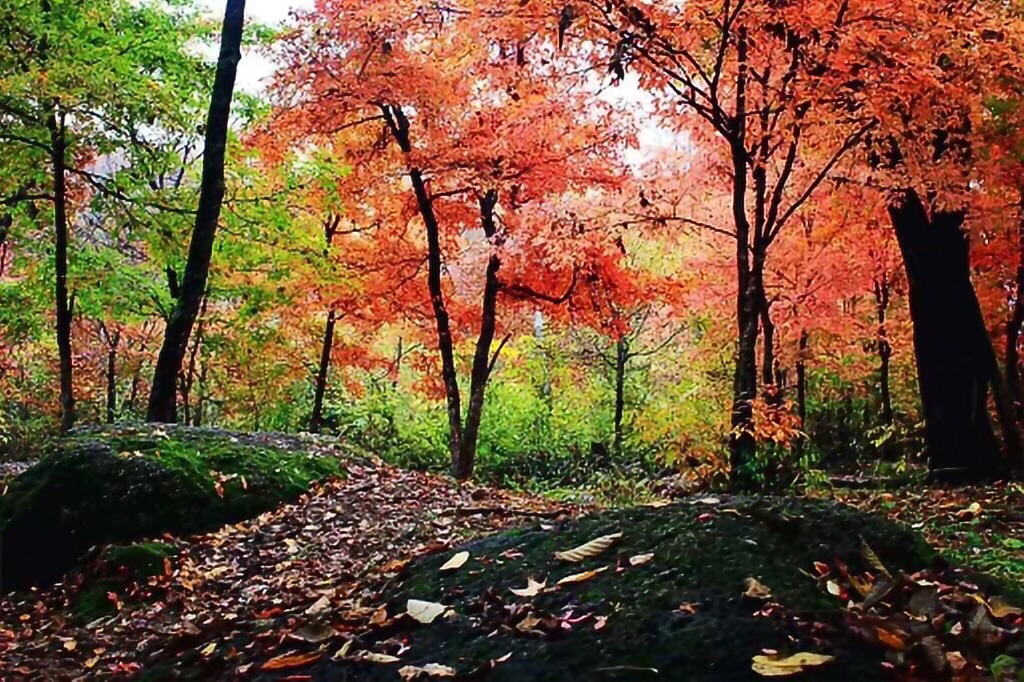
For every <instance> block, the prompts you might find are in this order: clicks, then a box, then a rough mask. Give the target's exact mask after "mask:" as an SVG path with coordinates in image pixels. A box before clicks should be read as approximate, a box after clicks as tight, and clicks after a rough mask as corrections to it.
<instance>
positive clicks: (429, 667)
mask: <svg viewBox="0 0 1024 682" xmlns="http://www.w3.org/2000/svg"><path fill="white" fill-rule="evenodd" d="M398 675H399V676H400V677H401V678H402V679H403V680H415V679H416V678H418V677H422V676H426V677H455V668H449V667H448V666H446V665H441V664H440V663H427V664H426V665H424V666H416V665H406V666H403V667H401V668H399V669H398Z"/></svg>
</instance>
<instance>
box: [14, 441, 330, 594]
mask: <svg viewBox="0 0 1024 682" xmlns="http://www.w3.org/2000/svg"><path fill="white" fill-rule="evenodd" d="M337 473H339V462H338V460H337V459H336V458H334V457H329V456H321V455H318V454H312V453H309V452H307V451H305V450H297V451H289V450H285V449H280V448H277V447H269V446H262V445H259V444H257V443H253V442H246V441H244V440H240V439H238V438H236V437H234V436H231V435H229V434H224V435H217V434H209V433H198V434H197V433H193V432H190V431H188V430H184V429H176V430H173V431H170V432H169V433H168V432H163V431H156V432H151V433H143V432H137V433H130V434H112V433H94V434H84V435H80V436H77V437H73V438H69V439H67V440H66V441H64V442H63V443H61V444H60V445H59V446H57V447H56V449H55V450H54V451H53V452H51V453H50V454H48V455H47V456H46V457H44V458H43V459H42V460H41V461H40V462H39V463H38V464H36V465H35V466H34V467H32V468H31V469H29V470H28V471H26V472H24V473H23V474H21V475H20V476H18V477H17V478H15V479H14V480H13V481H12V482H11V483H10V485H9V488H8V490H7V493H6V495H4V496H2V497H0V557H2V562H0V563H2V574H0V588H2V591H9V590H13V589H23V588H25V587H28V586H31V585H46V584H48V583H52V582H53V581H55V580H58V579H59V578H60V577H61V576H62V575H63V574H64V573H65V572H66V571H67V570H68V569H69V568H71V567H72V566H73V565H74V564H75V562H76V561H77V560H78V559H79V558H80V557H82V556H83V555H84V554H85V553H86V552H87V551H88V550H89V549H90V548H91V547H94V546H99V545H105V544H108V543H124V542H129V541H132V540H138V539H141V538H146V537H157V536H160V535H162V534H164V533H173V534H178V533H191V532H200V531H204V530H209V529H213V528H216V527H218V526H220V525H222V524H224V523H230V522H234V521H239V520H241V519H245V518H250V517H252V516H255V515H258V514H260V513H262V512H264V511H266V510H268V509H272V508H274V507H276V506H277V505H279V504H281V503H282V502H285V501H289V500H293V499H295V498H296V497H298V496H299V495H300V494H301V493H302V492H304V491H306V490H308V488H309V485H310V484H311V483H312V482H313V481H315V480H318V479H322V478H325V477H327V476H330V475H332V474H337ZM161 561H162V559H161Z"/></svg>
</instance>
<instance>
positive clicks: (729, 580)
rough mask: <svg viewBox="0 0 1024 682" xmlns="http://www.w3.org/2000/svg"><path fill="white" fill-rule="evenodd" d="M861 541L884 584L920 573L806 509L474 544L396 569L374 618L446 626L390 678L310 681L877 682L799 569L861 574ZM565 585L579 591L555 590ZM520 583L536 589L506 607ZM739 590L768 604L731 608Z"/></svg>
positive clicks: (840, 516)
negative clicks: (787, 665) (830, 565)
mask: <svg viewBox="0 0 1024 682" xmlns="http://www.w3.org/2000/svg"><path fill="white" fill-rule="evenodd" d="M615 533H622V538H621V540H619V541H618V542H617V543H616V544H614V545H613V546H612V547H611V548H609V549H607V550H605V551H603V552H601V553H599V554H598V555H596V556H594V557H592V558H588V559H585V560H583V561H581V562H579V563H569V562H566V561H562V560H559V559H557V558H555V556H554V553H555V552H557V551H564V550H568V549H571V548H573V547H577V546H579V545H582V544H583V543H586V542H588V541H590V540H592V539H594V538H597V537H599V536H605V535H608V534H615ZM862 539H863V541H865V542H867V544H868V545H869V546H870V547H871V548H873V550H874V551H875V552H876V553H877V555H878V556H879V557H881V559H882V561H884V562H886V564H887V565H888V566H889V567H890V568H891V569H892V570H893V571H895V570H897V569H902V570H906V571H914V570H920V569H923V568H927V567H928V566H929V565H930V564H931V563H932V562H933V561H934V560H935V554H934V553H933V552H932V550H931V549H930V548H929V547H928V546H927V545H926V544H924V543H923V542H922V541H921V540H920V539H919V538H918V537H917V536H916V535H915V534H914V533H913V532H912V531H910V530H909V529H906V528H904V527H902V526H898V525H895V524H893V523H891V522H888V521H886V520H884V519H881V518H878V517H874V516H870V515H867V514H863V513H860V512H857V511H855V510H853V509H851V508H848V507H844V506H841V505H836V504H833V503H827V502H816V501H808V500H774V499H723V500H720V501H719V500H715V499H705V500H703V501H701V500H689V501H684V502H680V503H677V504H673V505H670V506H667V507H663V508H650V507H647V508H636V509H631V510H624V511H614V512H608V513H602V514H597V515H594V516H592V517H588V518H584V519H582V520H580V521H578V522H575V523H572V524H570V525H568V526H566V527H564V528H556V529H547V530H546V529H543V528H539V527H538V528H535V529H532V530H528V531H523V532H518V533H513V534H507V535H501V536H497V537H493V538H489V539H485V540H482V541H478V542H474V543H471V544H468V545H466V546H464V547H460V548H457V549H456V550H453V551H452V552H448V553H444V554H441V555H437V556H434V557H432V558H429V559H426V560H423V561H421V562H418V563H416V564H413V565H412V566H411V567H410V569H409V571H408V572H407V574H406V577H405V578H404V582H403V583H402V584H401V585H400V586H399V587H398V589H397V591H396V592H395V593H394V595H395V596H394V598H393V599H391V600H390V602H389V604H388V612H389V613H401V612H402V611H404V610H405V609H406V605H407V600H408V599H418V600H425V601H431V602H438V603H442V604H444V605H446V606H448V607H450V608H451V612H452V613H451V614H450V615H449V616H446V617H440V618H438V619H437V620H436V621H434V622H433V623H432V624H430V625H423V626H419V627H417V628H415V629H414V630H413V632H411V633H410V634H409V636H408V639H407V641H405V642H404V643H405V644H407V645H408V647H409V648H408V650H405V651H402V652H401V662H400V663H395V664H391V665H380V664H372V665H369V664H365V663H355V664H351V663H340V662H337V661H330V662H327V661H325V662H323V663H322V667H323V669H321V670H318V671H316V672H317V675H316V677H317V678H318V679H348V678H345V677H344V675H345V674H357V676H358V679H363V678H364V677H365V678H366V679H395V678H396V670H395V668H398V667H400V666H404V665H418V666H423V665H425V664H427V663H440V664H442V665H447V666H451V667H453V668H455V669H456V670H458V671H459V672H460V673H467V672H469V671H473V670H480V669H486V668H488V667H489V661H498V660H503V662H501V663H498V664H496V665H493V669H490V670H489V672H488V674H487V676H486V679H487V680H489V681H494V682H501V681H505V682H509V681H516V682H527V681H529V682H556V681H557V682H563V681H564V682H569V681H576V680H606V679H607V680H646V679H652V680H655V679H656V680H687V681H699V680H708V681H710V680H716V681H719V680H748V679H749V680H753V679H761V677H760V676H759V675H758V674H757V673H755V672H754V671H753V670H752V668H751V662H752V658H753V657H754V656H755V655H758V654H760V653H761V651H762V649H766V648H767V649H774V650H776V651H778V652H780V653H782V654H791V653H796V652H801V651H809V652H817V653H824V654H829V655H835V656H836V661H835V662H834V663H831V664H829V665H826V666H821V667H817V668H815V669H814V670H813V671H808V672H807V673H804V674H802V675H798V676H796V677H795V679H815V680H850V679H878V678H879V676H880V674H881V669H880V668H879V663H880V657H879V654H878V653H877V652H876V651H874V650H870V649H868V648H867V647H866V646H865V645H861V644H859V643H858V642H856V641H853V640H851V639H847V638H844V637H843V636H842V635H841V634H838V633H840V632H841V631H842V628H841V627H839V625H840V622H841V619H842V614H841V611H840V608H841V603H840V602H839V600H837V599H836V598H835V597H832V596H830V595H829V594H828V593H827V592H826V591H825V590H824V589H823V585H821V584H819V583H818V582H817V581H816V580H815V579H813V578H812V577H811V576H810V574H812V573H813V572H814V570H815V569H814V562H816V561H820V562H832V561H834V560H835V559H837V558H838V559H841V560H842V561H845V562H846V563H847V564H849V565H850V568H851V570H857V571H861V570H869V568H870V567H869V566H867V565H866V563H865V559H864V558H863V556H862V553H861V546H862ZM459 550H464V551H468V552H469V554H470V559H469V560H468V561H467V562H466V563H465V565H463V566H461V567H460V568H458V569H456V570H448V571H441V570H440V569H441V566H442V565H443V564H444V563H445V562H446V561H448V560H449V559H451V557H452V556H453V554H454V553H455V552H456V551H459ZM648 554H653V558H650V559H649V560H648V558H647V557H646V556H643V555H648ZM631 558H632V559H633V562H631V561H630V559H631ZM589 571H596V573H595V574H593V575H589V574H588V573H587V572H589ZM581 573H583V574H584V576H583V578H584V579H583V580H581V581H580V582H574V583H567V584H562V585H557V583H558V581H559V580H562V579H564V578H566V577H567V576H570V575H576V574H581ZM528 578H532V579H534V580H536V581H539V582H545V583H546V584H547V586H548V588H549V589H548V590H544V591H542V592H541V593H539V594H537V595H536V596H526V597H523V596H517V595H515V594H513V593H512V592H511V589H512V588H517V589H519V588H524V587H526V585H527V579H528ZM748 578H754V579H756V580H757V581H758V582H759V583H761V584H762V585H763V586H765V587H766V588H767V589H768V590H770V592H771V597H770V599H769V600H764V599H758V598H753V597H751V596H747V595H745V594H744V592H745V590H746V587H745V581H746V580H747V579H748ZM552 586H554V589H550V588H551V587H552ZM755 592H756V590H755ZM768 603H777V604H779V605H780V606H779V607H776V606H772V607H770V608H766V604H768ZM530 618H532V619H533V620H529V619H530ZM524 621H525V623H526V624H525V626H524ZM801 623H802V624H803V625H801ZM811 624H816V625H814V626H813V627H812V626H811ZM830 630H831V634H828V635H826V634H825V633H828V632H830ZM403 639H404V635H403ZM510 653H511V655H510V656H508V657H507V659H505V658H504V657H506V655H508V654H510ZM353 665H354V666H356V667H358V668H359V669H358V670H353V669H352V666H353ZM342 668H347V669H342ZM654 670H656V671H657V673H655V672H653V671H654ZM352 679H355V677H353V678H352Z"/></svg>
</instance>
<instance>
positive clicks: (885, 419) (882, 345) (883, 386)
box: [875, 273, 893, 425]
mask: <svg viewBox="0 0 1024 682" xmlns="http://www.w3.org/2000/svg"><path fill="white" fill-rule="evenodd" d="M889 291H890V286H889V277H888V276H887V275H886V274H885V273H883V274H882V277H881V279H879V278H875V310H876V311H877V314H878V361H879V366H878V389H879V395H880V400H881V403H882V404H881V417H882V423H883V424H886V425H891V424H892V421H893V409H892V392H891V390H890V382H889V367H890V362H889V360H890V358H891V357H892V345H891V344H890V343H889V330H888V327H887V321H888V314H889Z"/></svg>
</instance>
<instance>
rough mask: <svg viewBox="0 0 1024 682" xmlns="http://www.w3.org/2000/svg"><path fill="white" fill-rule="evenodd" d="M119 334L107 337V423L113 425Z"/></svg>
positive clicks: (115, 408) (115, 412)
mask: <svg viewBox="0 0 1024 682" xmlns="http://www.w3.org/2000/svg"><path fill="white" fill-rule="evenodd" d="M120 342H121V332H116V333H115V334H114V335H113V337H110V336H108V337H107V423H108V424H113V423H114V419H115V416H116V414H117V347H118V345H119V344H120Z"/></svg>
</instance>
